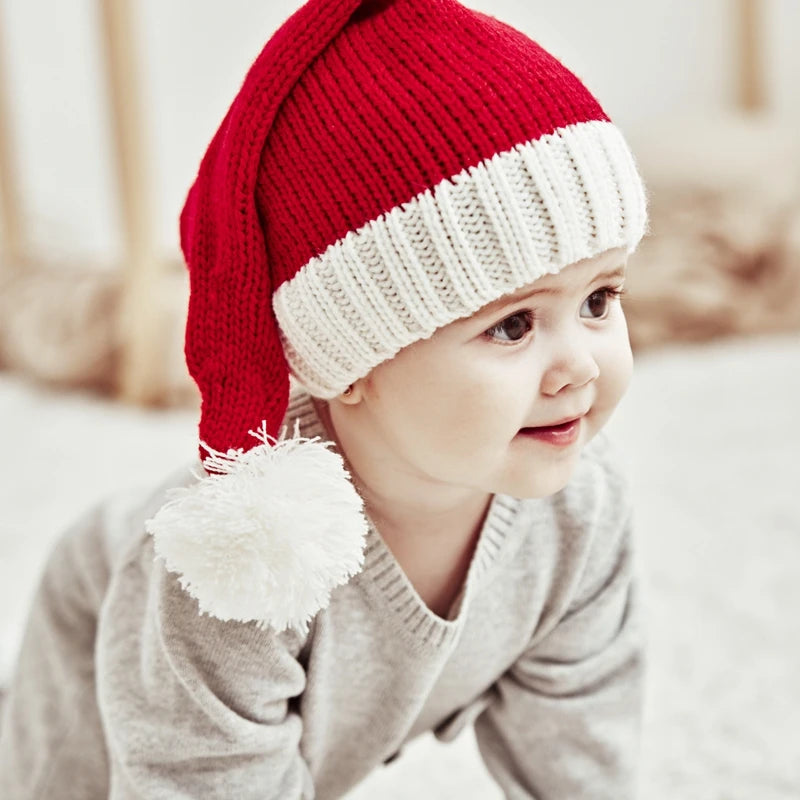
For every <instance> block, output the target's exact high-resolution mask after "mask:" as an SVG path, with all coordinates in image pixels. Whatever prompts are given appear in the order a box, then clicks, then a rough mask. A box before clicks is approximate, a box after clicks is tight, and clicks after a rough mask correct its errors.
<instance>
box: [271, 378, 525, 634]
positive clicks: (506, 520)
mask: <svg viewBox="0 0 800 800" xmlns="http://www.w3.org/2000/svg"><path fill="white" fill-rule="evenodd" d="M286 423H287V428H289V429H290V430H291V429H293V428H294V425H295V424H298V425H299V428H300V433H301V435H302V436H304V437H307V438H314V437H320V438H321V439H323V440H325V441H327V440H328V439H329V434H328V431H327V430H326V428H325V425H324V423H323V422H322V420H321V419H320V418H319V415H318V414H317V411H316V408H315V407H314V402H313V399H312V398H311V396H310V395H309V394H308V393H307V392H306V391H305V390H304V389H301V388H300V387H294V388H293V391H292V394H291V395H290V398H289V406H288V409H287V414H286ZM520 502H521V501H520V500H519V499H517V498H514V497H510V496H508V495H503V494H495V495H493V497H492V500H491V502H490V504H489V508H488V510H487V512H486V516H485V517H484V520H483V525H482V526H481V530H480V532H479V534H478V541H477V543H476V546H475V550H474V552H473V555H472V560H471V562H470V565H469V569H468V570H467V575H466V578H465V579H464V583H463V585H462V587H461V591H460V592H459V593H458V595H457V596H456V598H455V600H454V601H453V603H452V605H451V607H450V614H449V615H448V618H447V619H445V618H443V617H440V616H439V615H438V614H436V613H434V612H433V611H431V609H430V608H429V607H428V606H427V604H426V603H425V602H424V601H423V600H422V598H421V597H420V596H419V594H418V593H417V590H416V589H415V588H414V585H413V584H412V583H411V580H410V579H409V577H408V576H407V575H406V573H405V571H404V570H403V568H402V567H401V566H400V563H399V562H398V561H397V559H396V558H395V556H394V553H393V552H392V550H391V549H390V548H389V546H388V544H387V543H386V542H385V541H384V539H383V537H382V536H381V534H380V532H379V531H378V529H377V527H376V526H375V524H374V523H373V521H372V520H371V519H370V518H369V515H367V522H368V530H367V536H366V541H365V545H364V565H363V567H362V569H361V572H360V573H359V574H358V575H357V576H355V577H354V578H353V580H357V581H358V582H359V584H360V585H361V586H363V587H364V588H365V590H366V591H368V592H369V593H370V594H372V595H373V596H374V597H375V598H376V600H378V601H379V602H380V603H381V604H382V605H383V606H384V608H385V609H386V610H387V612H388V616H389V618H390V619H391V620H392V621H393V623H394V625H395V626H396V627H397V628H398V629H399V630H400V631H401V633H402V634H403V636H404V638H405V639H406V640H407V641H408V642H409V644H410V645H412V646H413V647H415V648H416V647H433V648H436V649H438V648H446V647H447V646H448V644H451V643H453V642H455V640H456V639H457V638H458V635H459V632H460V631H461V629H462V628H463V626H464V621H465V619H466V617H467V614H468V611H469V606H470V602H471V599H472V597H473V595H474V594H475V592H476V591H477V590H478V589H479V587H480V584H481V583H482V581H483V580H484V579H485V577H486V575H487V574H488V573H489V571H490V570H491V568H492V566H493V565H494V564H496V563H497V561H498V560H499V558H500V555H501V553H502V552H503V551H504V549H505V547H504V546H505V544H506V543H507V541H508V540H509V538H511V537H509V535H508V534H509V531H510V529H511V527H512V523H513V522H514V519H515V518H516V515H517V511H518V509H519V504H520Z"/></svg>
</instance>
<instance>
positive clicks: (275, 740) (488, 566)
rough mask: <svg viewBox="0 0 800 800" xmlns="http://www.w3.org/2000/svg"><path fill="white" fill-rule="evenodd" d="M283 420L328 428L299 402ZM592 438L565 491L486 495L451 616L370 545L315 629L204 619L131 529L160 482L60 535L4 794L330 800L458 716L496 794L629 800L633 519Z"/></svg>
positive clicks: (311, 431)
mask: <svg viewBox="0 0 800 800" xmlns="http://www.w3.org/2000/svg"><path fill="white" fill-rule="evenodd" d="M288 417H289V418H290V419H294V418H297V419H299V420H300V423H301V430H302V431H303V433H304V434H305V435H308V436H314V435H318V434H324V431H323V430H322V428H321V426H320V423H319V420H318V419H317V418H316V415H315V414H314V412H313V406H312V405H311V403H310V402H309V399H308V397H307V396H306V395H303V394H298V395H295V396H294V397H293V399H292V404H291V406H290V410H289V414H288ZM615 463H616V460H615V458H614V456H613V453H612V449H611V447H610V444H609V442H608V440H607V438H606V437H605V435H604V434H602V433H601V434H600V435H598V436H597V437H596V438H595V440H594V441H593V442H592V443H591V444H590V445H589V447H587V448H586V450H585V451H584V453H583V455H582V457H581V461H580V464H579V467H578V469H577V471H576V474H575V476H574V477H573V479H572V480H571V482H570V484H569V485H568V486H567V487H566V488H565V489H564V490H563V491H561V492H559V493H558V494H556V495H554V496H552V497H550V498H545V499H542V500H524V501H520V500H515V499H513V498H510V497H504V496H499V495H498V496H496V497H495V498H494V500H493V502H492V505H491V508H490V510H489V514H488V516H487V519H486V521H485V523H484V527H483V530H482V531H481V535H480V540H479V543H478V547H477V549H476V552H475V555H474V557H473V561H472V564H471V566H470V570H469V574H468V577H467V581H466V583H465V587H464V590H463V591H462V593H461V595H460V596H459V599H458V600H457V602H456V604H455V605H454V607H453V609H452V610H451V614H450V615H449V618H448V619H446V620H445V619H442V618H441V617H438V616H436V615H435V614H433V613H431V612H430V611H429V610H428V609H427V608H426V607H425V605H424V604H423V603H422V601H421V600H420V598H419V597H418V596H417V594H416V593H415V591H414V590H413V587H412V586H411V584H410V583H409V581H408V579H407V578H406V576H405V574H404V573H403V572H402V569H401V568H400V566H399V564H398V563H397V562H396V560H395V559H394V557H393V555H392V554H391V551H390V550H389V549H388V548H387V547H386V545H385V544H384V542H383V541H382V539H381V537H380V535H379V534H378V533H377V531H375V530H374V529H371V530H370V533H369V535H368V539H367V547H366V558H365V566H364V569H363V571H362V572H361V573H360V574H359V575H357V576H356V577H355V578H353V579H352V580H351V581H350V582H349V583H348V584H347V585H345V586H342V587H339V589H337V590H336V591H335V592H334V593H333V596H332V599H331V603H330V605H329V606H328V608H326V609H324V610H323V611H322V612H320V613H319V615H318V616H317V618H316V620H315V622H314V624H313V626H312V628H311V630H310V632H309V635H308V636H307V637H305V638H303V639H301V638H299V637H298V636H297V635H296V634H294V633H286V632H285V633H282V634H279V635H276V634H275V633H274V631H271V630H270V629H267V630H261V629H259V628H258V627H257V626H256V625H254V624H242V623H232V622H221V621H219V620H217V619H214V618H211V617H209V616H202V615H199V614H198V612H197V606H196V603H195V602H194V601H193V600H192V598H190V597H189V596H188V595H187V594H186V593H185V592H184V591H183V590H182V589H181V587H180V584H179V582H178V581H177V579H176V577H175V576H174V575H171V574H170V573H167V572H166V571H165V569H164V568H163V565H162V563H161V562H160V561H155V560H154V557H153V550H152V543H151V540H150V538H149V537H148V536H147V535H146V534H145V533H144V531H143V522H144V520H145V519H147V518H148V517H150V516H152V514H153V513H154V512H155V510H156V509H158V508H159V507H160V505H161V504H162V503H163V501H164V498H165V491H166V489H167V488H168V487H169V486H173V485H178V484H179V483H183V482H185V483H188V482H189V481H190V480H192V478H191V475H190V473H189V471H188V469H185V470H181V472H180V474H178V475H173V476H171V477H170V478H169V479H168V480H167V481H166V482H165V483H164V484H163V485H162V486H160V487H159V488H158V489H156V490H155V491H154V492H152V493H150V494H149V495H148V496H146V497H144V498H142V497H140V496H137V495H124V496H118V497H115V498H112V499H109V500H106V501H105V502H103V503H101V504H100V505H99V506H98V507H97V508H96V509H94V510H93V511H92V512H90V513H89V514H87V515H86V516H84V518H82V519H81V520H79V521H78V523H77V524H76V525H74V526H73V528H72V529H70V530H69V531H68V532H67V533H66V534H65V535H64V536H63V538H62V539H61V541H60V542H59V544H58V546H57V548H56V549H55V550H54V552H53V553H52V555H51V557H50V559H49V561H48V563H47V566H46V569H45V572H44V574H43V576H42V581H41V585H40V587H39V590H38V593H37V596H36V598H35V601H34V605H33V607H32V610H31V613H30V618H29V622H28V628H27V631H26V635H25V638H24V641H23V645H22V650H21V653H20V657H19V662H18V666H17V670H16V675H15V678H14V682H13V684H12V687H11V690H10V692H9V696H8V698H7V701H6V703H5V708H4V712H3V714H4V717H3V723H2V730H0V797H2V798H4V800H29V799H31V800H32V799H33V798H52V797H58V798H61V799H63V800H78V799H79V798H81V799H83V798H101V797H110V798H112V800H128V799H129V798H148V799H151V798H152V799H154V800H157V799H158V798H170V799H171V800H174V799H175V798H237V800H238V799H239V798H242V799H245V798H249V797H252V798H259V800H266V799H267V798H276V799H277V798H280V800H296V799H297V798H318V799H319V800H327V799H328V798H336V797H340V796H342V795H343V794H344V793H346V792H347V790H348V789H350V788H351V787H353V786H354V785H356V784H357V783H358V782H359V781H361V780H362V779H363V778H364V777H365V776H366V775H367V774H368V773H369V772H370V771H372V770H373V769H375V768H376V767H378V766H379V765H381V764H382V763H383V762H384V761H386V760H388V759H390V758H392V757H394V756H395V755H396V754H397V753H398V752H400V751H401V750H402V747H403V744H404V743H405V742H407V741H409V740H410V739H412V738H414V737H415V736H417V735H419V734H420V733H422V732H424V731H433V732H434V733H435V735H436V736H437V737H439V738H440V739H442V740H445V741H447V740H450V739H452V738H453V737H455V736H456V735H458V733H459V732H460V731H461V730H462V729H463V728H464V727H465V726H466V725H469V724H473V723H474V725H475V731H476V737H477V740H478V744H479V747H480V751H481V754H482V756H483V758H484V759H485V761H486V764H487V767H488V769H489V770H490V772H491V773H492V775H493V776H494V777H495V779H496V780H497V781H498V783H499V784H500V786H501V787H502V788H503V790H504V792H505V794H506V796H507V797H508V798H514V799H516V798H538V799H539V800H547V799H548V798H566V797H591V798H592V800H603V799H604V798H615V800H622V799H624V798H628V797H633V796H634V795H635V788H634V787H635V780H636V762H637V759H638V752H639V744H638V743H639V733H640V720H641V706H642V678H643V669H644V663H643V656H642V639H641V627H642V626H641V624H640V622H639V619H640V614H639V608H640V602H639V597H638V582H637V581H636V580H635V577H634V570H633V563H632V553H631V527H632V526H631V509H630V504H629V499H628V492H627V487H626V484H625V481H624V479H623V477H622V476H621V475H620V473H619V470H618V469H617V468H616V466H615Z"/></svg>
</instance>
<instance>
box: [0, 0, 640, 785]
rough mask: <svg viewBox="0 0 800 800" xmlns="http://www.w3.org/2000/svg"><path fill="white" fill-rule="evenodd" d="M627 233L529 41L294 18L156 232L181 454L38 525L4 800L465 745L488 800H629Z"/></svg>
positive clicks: (491, 28)
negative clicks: (173, 317)
mask: <svg viewBox="0 0 800 800" xmlns="http://www.w3.org/2000/svg"><path fill="white" fill-rule="evenodd" d="M646 227H647V215H646V194H645V189H644V187H643V185H642V182H641V180H640V178H639V175H638V173H637V170H636V166H635V162H634V159H633V157H632V155H631V153H630V151H629V149H628V147H627V145H626V143H625V140H624V139H623V137H622V135H621V134H620V132H619V130H618V129H617V128H616V127H615V126H614V125H613V124H612V123H611V122H610V120H609V119H608V117H607V116H606V114H605V113H604V112H603V110H602V109H601V107H600V106H599V104H598V103H597V101H596V100H595V99H594V97H593V96H592V95H591V94H590V93H589V91H588V90H587V89H586V88H585V87H584V86H583V84H582V83H581V82H580V81H579V80H578V79H577V78H576V77H575V76H574V75H573V74H572V73H571V72H569V71H568V70H567V69H566V68H565V67H564V66H563V65H562V64H560V63H559V62H558V61H557V60H556V59H555V58H553V57H552V56H551V55H549V54H548V53H547V52H545V51H544V50H543V49H542V48H541V47H540V46H538V45H537V44H536V43H535V42H533V41H531V40H530V39H529V38H528V37H526V36H525V35H523V34H522V33H520V32H519V31H517V30H514V29H513V28H511V27H509V26H508V25H505V24H503V23H502V22H499V21H498V20H496V19H494V18H492V17H490V16H487V15H485V14H481V13H478V12H476V11H473V10H471V9H469V8H467V7H465V6H463V5H461V4H460V3H458V2H456V0H380V1H378V0H372V2H359V1H358V0H309V2H307V3H306V4H305V5H304V6H302V7H301V8H300V9H299V10H298V11H297V12H296V13H295V14H294V15H293V16H292V17H290V18H289V19H288V20H287V21H286V22H285V23H284V25H283V26H282V27H281V28H280V29H279V30H278V31H277V32H276V33H275V34H274V36H273V37H272V38H271V39H270V40H269V41H268V42H267V44H266V45H265V47H264V49H263V51H262V52H261V54H260V55H259V56H258V58H257V59H256V61H255V62H254V64H253V66H252V67H251V69H250V71H249V72H248V74H247V77H246V79H245V81H244V83H243V85H242V87H241V89H240V91H239V93H238V94H237V96H236V97H235V98H234V100H233V103H232V105H231V107H230V109H229V111H228V113H227V115H226V116H225V118H224V120H223V122H222V124H221V126H220V128H219V130H218V131H217V133H216V135H215V136H214V138H213V140H212V142H211V144H210V146H209V148H208V151H207V152H206V154H205V156H204V158H203V161H202V164H201V166H200V169H199V172H198V175H197V178H196V180H195V182H194V184H193V186H192V188H191V190H190V192H189V195H188V198H187V201H186V205H185V207H184V210H183V212H182V215H181V246H182V249H183V252H184V256H185V258H186V262H187V265H188V268H189V273H190V278H191V298H190V303H189V314H188V321H187V329H186V356H187V363H188V365H189V369H190V371H191V373H192V375H193V377H194V379H195V380H196V382H197V385H198V387H199V390H200V393H201V395H202V401H203V403H202V411H201V418H200V430H199V442H200V454H201V457H202V459H203V460H202V462H201V463H199V462H194V463H193V464H192V465H191V468H183V469H182V470H181V471H180V472H179V473H177V474H175V475H172V476H170V477H169V478H168V479H167V480H165V481H163V482H162V483H161V485H159V486H158V487H156V488H155V489H154V490H153V491H152V492H151V493H149V494H148V495H147V496H146V497H138V496H128V495H125V496H118V497H115V498H111V499H109V500H106V501H104V502H102V503H100V504H99V505H98V506H97V507H96V508H95V509H94V510H92V511H91V512H89V513H88V514H87V515H86V516H85V517H84V518H83V519H82V520H80V521H79V522H78V523H77V524H76V525H75V526H73V528H72V529H71V530H70V531H68V532H67V533H66V534H65V535H64V536H63V538H62V539H61V540H60V542H59V544H58V546H57V548H56V550H55V551H54V553H53V554H52V556H51V557H50V559H49V561H48V564H47V566H46V569H45V572H44V574H43V576H42V582H41V585H40V587H39V591H38V594H37V596H36V599H35V602H34V605H33V608H32V610H31V613H30V618H29V622H28V628H27V632H26V636H25V639H24V641H23V645H22V650H21V653H20V657H19V663H18V666H17V671H16V676H15V679H14V683H13V686H12V688H11V692H10V696H9V699H8V701H7V707H6V710H5V712H6V713H5V717H4V719H3V721H2V730H1V732H0V735H1V738H0V796H2V797H3V798H8V800H28V798H45V797H47V798H51V797H57V798H59V799H60V800H72V799H73V798H75V800H77V798H101V797H103V798H105V797H109V798H112V799H113V800H129V799H130V800H132V799H133V798H178V797H181V798H189V797H197V798H203V799H204V800H207V799H208V798H236V800H243V799H244V798H250V797H252V798H258V799H259V800H266V799H267V798H275V800H278V799H279V800H298V798H319V800H327V799H328V798H337V797H341V796H342V795H344V794H345V793H347V792H348V791H349V790H350V789H351V788H352V787H354V786H355V785H357V784H358V783H359V782H360V781H361V780H362V779H363V778H364V777H365V776H367V775H368V774H369V773H370V772H371V771H372V770H374V769H375V768H376V767H379V766H380V765H381V764H383V763H386V762H388V761H391V760H392V759H394V758H395V757H396V756H397V755H398V754H399V753H400V751H401V750H402V748H403V745H404V744H405V743H406V742H408V741H410V740H411V739H413V738H414V737H416V736H418V735H420V734H422V733H424V732H427V731H432V732H433V733H434V734H435V735H436V736H437V737H438V738H439V739H441V740H444V741H448V740H451V739H452V738H454V737H455V736H457V735H458V733H459V732H460V731H461V730H463V729H464V728H465V727H466V726H469V725H474V730H475V735H476V738H477V742H478V745H479V748H480V753H481V755H482V757H483V759H484V761H485V764H486V766H487V768H488V770H489V772H490V773H491V775H492V776H493V777H494V779H495V780H496V781H497V783H498V785H499V786H500V787H501V789H502V791H503V792H504V794H505V796H507V797H509V798H537V800H546V799H547V798H559V799H562V798H591V799H592V800H601V799H602V798H614V800H621V799H622V798H629V797H633V796H634V795H635V786H636V761H637V757H638V738H639V728H640V718H641V701H642V681H643V669H644V667H643V647H642V638H643V637H642V626H641V623H640V621H639V618H640V600H639V592H638V583H637V581H636V579H635V577H634V572H633V568H632V541H631V536H632V530H631V503H630V498H629V496H628V490H627V486H626V482H625V479H624V477H623V475H622V474H621V472H620V469H619V468H618V466H617V464H616V461H615V457H614V455H613V450H612V447H611V444H610V442H609V440H608V439H607V437H606V435H605V433H603V432H602V428H603V426H604V425H605V423H606V421H607V420H608V418H609V416H610V415H611V414H612V412H613V411H614V409H615V407H616V406H617V404H618V402H619V400H620V398H621V397H622V395H623V394H624V392H625V390H626V388H627V385H628V382H629V380H630V375H631V367H632V359H631V351H630V346H629V343H628V335H627V329H626V324H625V317H624V314H623V311H622V307H621V305H620V300H619V296H620V294H621V293H622V292H623V284H624V280H625V269H626V262H627V259H628V256H629V255H630V253H632V252H633V251H634V250H635V248H636V246H637V244H638V242H639V241H640V239H641V238H642V236H643V235H644V233H645V231H646ZM290 376H292V377H293V379H294V380H293V382H292V384H291V386H290Z"/></svg>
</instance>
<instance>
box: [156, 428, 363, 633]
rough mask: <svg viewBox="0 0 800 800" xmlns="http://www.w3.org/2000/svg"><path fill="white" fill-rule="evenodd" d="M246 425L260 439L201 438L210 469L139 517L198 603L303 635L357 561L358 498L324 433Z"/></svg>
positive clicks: (356, 568) (354, 570) (357, 566)
mask: <svg viewBox="0 0 800 800" xmlns="http://www.w3.org/2000/svg"><path fill="white" fill-rule="evenodd" d="M250 434H251V435H253V436H255V437H256V438H258V439H259V441H261V442H262V444H260V445H258V446H256V447H254V448H253V449H251V450H248V451H243V450H241V449H239V450H229V451H228V452H227V454H223V453H220V452H218V451H216V450H213V449H212V448H210V447H208V446H207V445H206V444H205V443H203V447H204V448H205V449H206V450H207V451H208V452H209V454H210V455H209V456H207V457H206V458H205V459H204V461H203V463H204V465H205V466H206V467H207V468H208V469H209V470H211V471H212V472H211V474H209V475H207V476H205V477H202V478H201V477H199V476H198V483H196V484H193V485H192V486H189V487H187V488H183V487H180V488H176V489H172V490H171V491H170V499H169V500H168V502H167V503H166V504H165V505H164V506H163V507H162V508H161V509H160V510H159V511H158V513H157V514H156V515H155V516H154V517H153V518H152V519H150V520H148V521H147V523H146V524H145V527H146V530H147V532H148V533H150V534H152V535H153V537H154V541H155V552H156V556H157V557H160V558H163V559H164V561H165V562H166V565H167V569H168V570H169V571H170V572H175V573H177V574H178V575H179V576H180V582H181V586H183V588H184V589H185V590H186V591H187V592H189V594H190V595H191V596H192V597H194V598H196V599H197V601H198V603H199V606H200V611H201V612H203V613H208V614H211V615H212V616H215V617H218V618H219V619H222V620H240V621H242V622H250V621H256V622H258V623H259V624H260V625H261V626H262V627H264V626H267V625H269V626H271V627H273V628H274V629H275V630H276V631H282V630H284V629H286V628H293V629H295V630H297V631H298V632H300V633H301V634H303V635H304V634H305V633H306V632H307V631H308V623H309V621H310V620H311V619H312V618H313V617H314V615H315V614H316V613H317V612H318V611H319V610H320V609H322V608H324V607H325V606H327V605H328V602H329V601H330V593H331V591H332V590H333V589H334V588H335V587H336V586H339V585H340V584H343V583H346V582H347V581H348V580H349V579H350V578H351V577H352V576H353V575H355V574H356V573H357V572H359V571H360V569H361V567H362V566H363V561H364V552H363V551H364V538H365V536H366V533H367V522H366V519H365V517H364V514H363V504H362V501H361V498H360V497H359V495H358V493H357V492H356V490H355V488H354V486H353V484H352V483H351V481H350V476H349V475H348V473H347V471H346V469H345V467H344V462H343V461H342V458H341V456H339V455H338V454H337V453H334V452H332V451H331V450H329V449H328V448H329V446H330V442H324V441H321V440H320V439H319V438H315V439H304V438H301V437H300V436H299V435H298V432H297V430H295V436H294V438H291V439H283V438H282V439H280V440H275V439H273V438H272V437H269V436H268V435H267V433H266V425H265V424H262V428H261V430H260V431H258V432H254V431H250ZM215 473H221V474H215Z"/></svg>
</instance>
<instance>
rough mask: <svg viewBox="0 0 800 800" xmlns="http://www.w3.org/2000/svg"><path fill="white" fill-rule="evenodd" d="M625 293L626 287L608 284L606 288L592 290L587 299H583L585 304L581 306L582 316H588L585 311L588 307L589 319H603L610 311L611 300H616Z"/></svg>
mask: <svg viewBox="0 0 800 800" xmlns="http://www.w3.org/2000/svg"><path fill="white" fill-rule="evenodd" d="M624 293H625V290H624V289H613V288H612V287H610V286H606V287H605V288H604V289H598V290H597V291H596V292H592V293H591V294H590V295H589V296H588V297H587V298H586V300H584V301H583V305H582V306H581V316H582V317H584V318H585V317H586V316H587V315H586V314H584V313H583V310H584V309H585V308H587V309H588V311H589V314H588V318H589V319H602V318H603V317H604V316H605V315H606V314H607V313H608V308H609V305H610V304H611V301H612V300H616V299H617V298H618V297H620V296H621V295H623V294H624Z"/></svg>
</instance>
